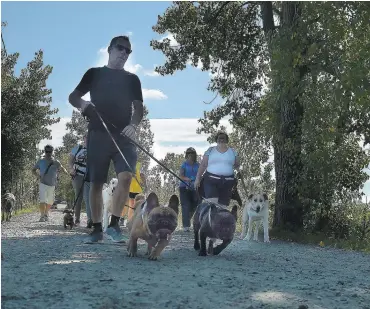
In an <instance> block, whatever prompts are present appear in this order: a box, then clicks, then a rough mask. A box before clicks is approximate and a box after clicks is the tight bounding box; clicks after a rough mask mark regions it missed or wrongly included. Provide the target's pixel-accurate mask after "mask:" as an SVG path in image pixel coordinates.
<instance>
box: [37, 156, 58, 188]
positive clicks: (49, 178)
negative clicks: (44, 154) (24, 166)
mask: <svg viewBox="0 0 370 309" xmlns="http://www.w3.org/2000/svg"><path fill="white" fill-rule="evenodd" d="M50 163H52V165H50V167H49V170H48V171H47V173H46V174H45V172H46V170H47V169H48V166H49V164H50ZM60 167H61V164H60V162H59V161H58V160H55V159H54V158H51V159H50V160H48V159H46V158H42V159H40V160H38V161H37V163H36V164H35V167H34V168H35V169H38V170H40V175H41V179H40V182H41V183H43V184H45V185H47V186H55V185H56V183H57V174H58V170H59V168H60Z"/></svg>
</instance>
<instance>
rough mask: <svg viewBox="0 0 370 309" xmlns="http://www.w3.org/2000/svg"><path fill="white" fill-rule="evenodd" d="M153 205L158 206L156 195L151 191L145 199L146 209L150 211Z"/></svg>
mask: <svg viewBox="0 0 370 309" xmlns="http://www.w3.org/2000/svg"><path fill="white" fill-rule="evenodd" d="M155 207H159V201H158V196H157V195H156V194H155V193H154V192H151V193H150V194H149V195H148V198H147V199H146V209H147V211H148V212H151V211H152V210H153V209H154V208H155Z"/></svg>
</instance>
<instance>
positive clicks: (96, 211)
mask: <svg viewBox="0 0 370 309" xmlns="http://www.w3.org/2000/svg"><path fill="white" fill-rule="evenodd" d="M89 200H90V209H91V220H92V221H93V230H92V232H91V234H90V235H89V237H88V238H87V239H86V240H85V244H95V243H99V242H101V241H102V240H103V229H102V214H103V184H100V183H93V182H92V183H91V184H90V192H89Z"/></svg>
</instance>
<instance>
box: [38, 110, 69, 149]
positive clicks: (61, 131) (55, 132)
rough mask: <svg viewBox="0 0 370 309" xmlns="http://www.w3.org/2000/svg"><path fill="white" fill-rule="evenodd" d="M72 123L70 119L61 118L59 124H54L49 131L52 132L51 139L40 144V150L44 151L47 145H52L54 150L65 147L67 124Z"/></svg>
mask: <svg viewBox="0 0 370 309" xmlns="http://www.w3.org/2000/svg"><path fill="white" fill-rule="evenodd" d="M69 121H71V118H70V117H65V118H60V121H59V122H58V123H54V124H53V125H51V126H50V127H49V128H48V129H50V130H51V139H43V140H42V141H41V142H40V144H39V149H43V148H44V147H45V145H46V144H51V145H52V146H53V147H54V148H55V147H60V146H62V145H63V136H64V135H65V134H66V133H67V129H66V124H67V122H69Z"/></svg>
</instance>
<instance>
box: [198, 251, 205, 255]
mask: <svg viewBox="0 0 370 309" xmlns="http://www.w3.org/2000/svg"><path fill="white" fill-rule="evenodd" d="M198 255H199V256H207V252H206V251H205V250H201V251H199V254H198Z"/></svg>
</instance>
